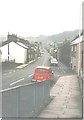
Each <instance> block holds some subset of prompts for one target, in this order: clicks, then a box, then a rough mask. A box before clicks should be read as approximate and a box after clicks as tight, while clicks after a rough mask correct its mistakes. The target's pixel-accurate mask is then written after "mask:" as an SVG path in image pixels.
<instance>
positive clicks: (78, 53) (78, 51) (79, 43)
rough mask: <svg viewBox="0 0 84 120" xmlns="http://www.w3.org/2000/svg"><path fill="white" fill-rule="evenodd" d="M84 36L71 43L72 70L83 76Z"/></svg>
mask: <svg viewBox="0 0 84 120" xmlns="http://www.w3.org/2000/svg"><path fill="white" fill-rule="evenodd" d="M83 56H84V35H81V36H79V37H78V38H76V39H74V40H72V41H71V68H72V70H74V71H75V72H76V73H77V74H78V76H79V75H81V76H82V72H83V63H84V61H83V60H84V59H83Z"/></svg>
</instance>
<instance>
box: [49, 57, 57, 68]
mask: <svg viewBox="0 0 84 120" xmlns="http://www.w3.org/2000/svg"><path fill="white" fill-rule="evenodd" d="M50 65H51V66H54V65H55V66H56V65H58V61H57V59H55V58H53V59H51V61H50Z"/></svg>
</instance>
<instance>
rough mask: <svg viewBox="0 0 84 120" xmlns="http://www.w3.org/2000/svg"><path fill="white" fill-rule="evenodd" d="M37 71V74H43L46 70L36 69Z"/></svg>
mask: <svg viewBox="0 0 84 120" xmlns="http://www.w3.org/2000/svg"><path fill="white" fill-rule="evenodd" d="M37 73H39V74H45V73H46V70H45V69H37Z"/></svg>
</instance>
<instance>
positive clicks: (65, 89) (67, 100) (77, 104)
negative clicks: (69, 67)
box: [38, 75, 83, 119]
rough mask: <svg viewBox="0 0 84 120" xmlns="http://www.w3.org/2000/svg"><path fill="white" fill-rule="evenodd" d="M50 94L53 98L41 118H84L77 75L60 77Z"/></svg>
mask: <svg viewBox="0 0 84 120" xmlns="http://www.w3.org/2000/svg"><path fill="white" fill-rule="evenodd" d="M50 96H51V97H52V98H53V99H52V101H51V102H50V104H48V105H47V107H46V108H45V109H44V110H43V111H42V112H41V113H40V115H39V116H38V117H39V118H75V119H78V118H79V119H81V118H82V106H83V105H82V94H81V91H80V86H79V81H78V79H77V76H76V75H66V76H63V77H60V78H59V80H58V81H57V82H56V84H55V85H54V86H53V88H52V90H51V92H50Z"/></svg>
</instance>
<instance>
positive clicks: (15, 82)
mask: <svg viewBox="0 0 84 120" xmlns="http://www.w3.org/2000/svg"><path fill="white" fill-rule="evenodd" d="M22 80H24V78H22V79H19V80H17V81H15V82H13V83H11V84H10V85H14V84H16V83H18V82H20V81H22Z"/></svg>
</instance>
